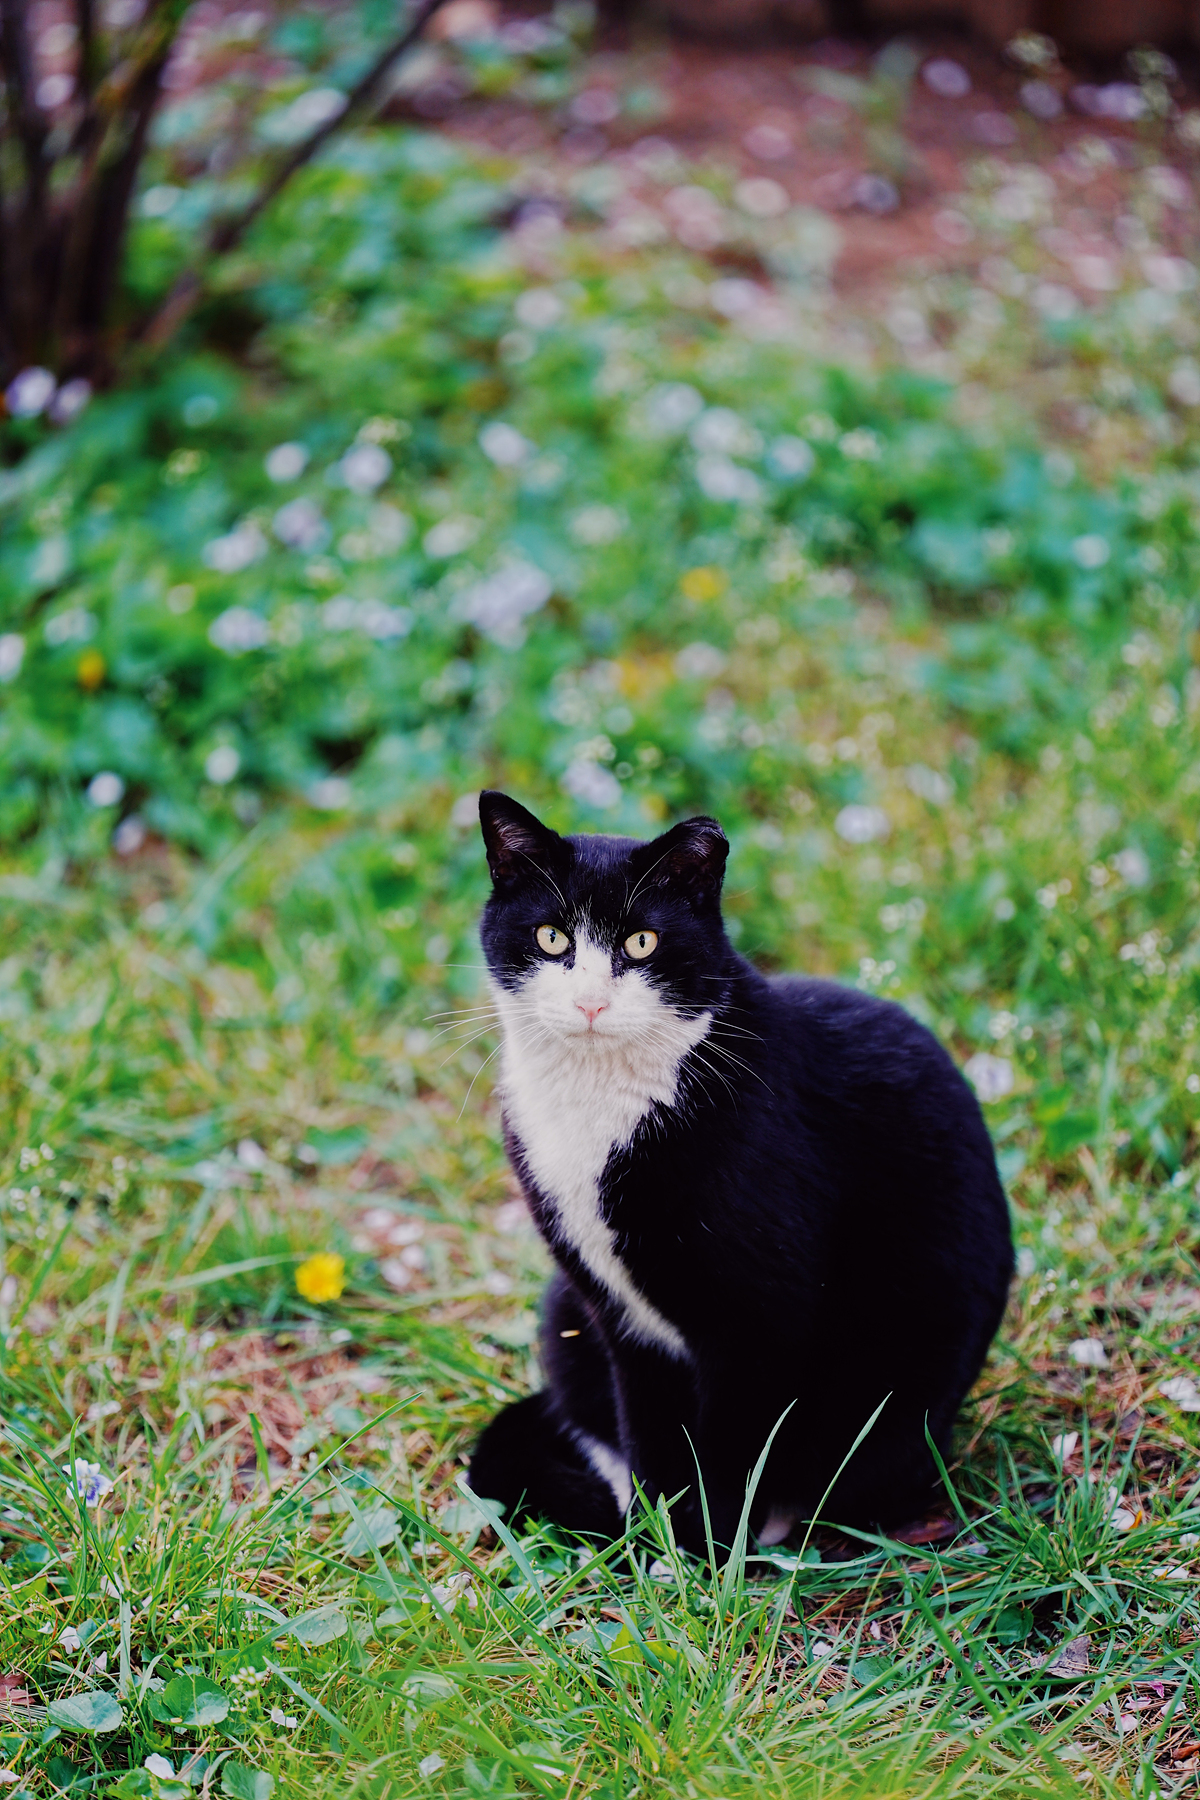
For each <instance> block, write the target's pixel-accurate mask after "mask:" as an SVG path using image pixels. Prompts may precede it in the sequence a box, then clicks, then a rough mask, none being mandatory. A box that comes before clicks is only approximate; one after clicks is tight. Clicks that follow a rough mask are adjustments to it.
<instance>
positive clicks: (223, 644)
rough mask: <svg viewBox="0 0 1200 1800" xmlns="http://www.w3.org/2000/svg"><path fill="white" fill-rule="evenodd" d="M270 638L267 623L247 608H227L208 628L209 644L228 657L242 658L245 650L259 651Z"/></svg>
mask: <svg viewBox="0 0 1200 1800" xmlns="http://www.w3.org/2000/svg"><path fill="white" fill-rule="evenodd" d="M270 638H271V633H270V630H269V628H268V626H267V621H266V620H265V619H263V618H260V617H259V615H258V614H257V613H255V612H251V611H250V608H249V607H248V606H230V607H227V608H226V610H225V611H224V612H223V613H219V614H218V615H217V617H216V618H215V619H214V620H213V622H212V624H211V625H210V626H209V628H208V641H209V643H210V644H213V645H215V646H216V648H217V649H218V650H224V651H226V652H227V653H228V654H229V655H230V656H242V655H244V653H245V652H246V651H247V650H261V649H262V647H263V645H264V644H266V643H269V642H270Z"/></svg>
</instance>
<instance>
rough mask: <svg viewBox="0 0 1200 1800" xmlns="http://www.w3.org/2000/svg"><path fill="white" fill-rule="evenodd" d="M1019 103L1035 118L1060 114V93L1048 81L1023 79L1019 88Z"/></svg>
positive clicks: (1046, 117)
mask: <svg viewBox="0 0 1200 1800" xmlns="http://www.w3.org/2000/svg"><path fill="white" fill-rule="evenodd" d="M1020 95H1021V105H1022V106H1023V107H1024V108H1025V111H1026V112H1027V113H1032V114H1033V116H1034V118H1035V119H1042V120H1043V121H1045V120H1047V119H1057V118H1059V117H1060V116H1061V114H1062V109H1063V101H1062V95H1061V94H1060V93H1059V91H1058V89H1057V88H1056V87H1051V85H1050V83H1049V82H1048V81H1024V82H1022V83H1021V88H1020Z"/></svg>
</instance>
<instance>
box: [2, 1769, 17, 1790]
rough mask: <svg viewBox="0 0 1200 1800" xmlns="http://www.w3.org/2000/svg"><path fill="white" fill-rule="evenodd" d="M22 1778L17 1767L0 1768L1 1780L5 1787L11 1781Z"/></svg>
mask: <svg viewBox="0 0 1200 1800" xmlns="http://www.w3.org/2000/svg"><path fill="white" fill-rule="evenodd" d="M20 1779H21V1777H20V1776H19V1775H18V1774H17V1771H16V1770H15V1769H0V1782H3V1783H4V1785H5V1787H7V1786H8V1785H9V1783H10V1782H13V1781H20Z"/></svg>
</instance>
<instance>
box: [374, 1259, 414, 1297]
mask: <svg viewBox="0 0 1200 1800" xmlns="http://www.w3.org/2000/svg"><path fill="white" fill-rule="evenodd" d="M379 1273H380V1274H381V1275H382V1276H383V1279H384V1280H385V1281H386V1282H387V1284H388V1286H389V1287H390V1288H394V1289H395V1290H396V1291H397V1292H398V1293H399V1292H401V1291H402V1290H403V1289H404V1288H406V1287H411V1286H412V1270H411V1269H410V1268H409V1266H408V1264H407V1263H404V1262H401V1260H400V1258H399V1257H398V1256H385V1257H384V1259H383V1261H382V1262H381V1263H380V1265H379Z"/></svg>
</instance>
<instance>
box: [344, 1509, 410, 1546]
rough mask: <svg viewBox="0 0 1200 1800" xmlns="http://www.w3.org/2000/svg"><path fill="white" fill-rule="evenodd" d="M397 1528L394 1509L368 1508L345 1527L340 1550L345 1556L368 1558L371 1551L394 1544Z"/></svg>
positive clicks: (396, 1515)
mask: <svg viewBox="0 0 1200 1800" xmlns="http://www.w3.org/2000/svg"><path fill="white" fill-rule="evenodd" d="M399 1528H400V1527H399V1523H398V1514H397V1512H396V1509H395V1507H392V1506H382V1505H381V1506H372V1507H369V1508H368V1509H367V1511H366V1512H360V1513H359V1514H358V1516H357V1517H356V1518H353V1519H351V1521H350V1523H349V1524H348V1525H347V1527H346V1532H345V1536H344V1537H343V1538H342V1550H343V1552H344V1553H345V1555H347V1556H370V1554H371V1552H372V1550H384V1549H386V1548H387V1546H388V1545H389V1544H391V1543H394V1542H395V1539H396V1533H397V1532H398V1530H399Z"/></svg>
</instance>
